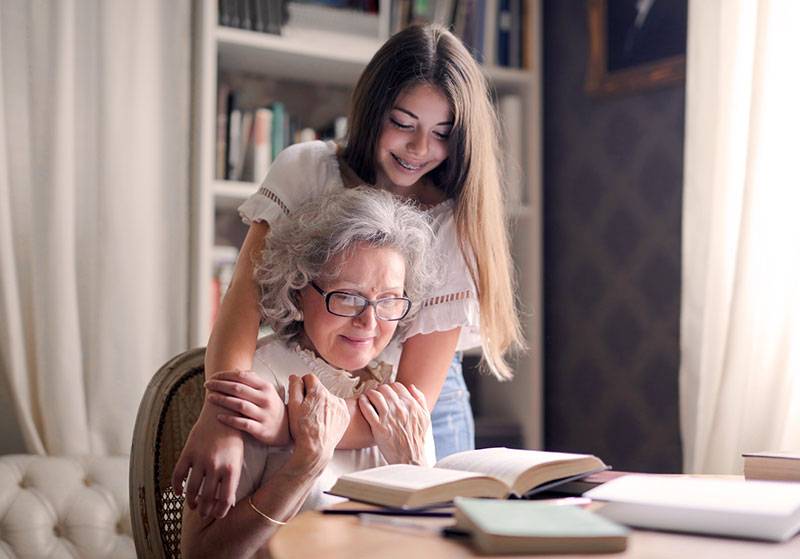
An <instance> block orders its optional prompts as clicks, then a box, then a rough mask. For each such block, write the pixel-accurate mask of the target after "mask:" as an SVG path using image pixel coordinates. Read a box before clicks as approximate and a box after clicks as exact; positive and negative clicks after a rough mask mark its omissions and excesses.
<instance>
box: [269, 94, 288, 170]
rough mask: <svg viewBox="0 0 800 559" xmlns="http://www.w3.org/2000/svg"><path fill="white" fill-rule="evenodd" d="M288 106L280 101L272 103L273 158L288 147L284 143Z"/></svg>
mask: <svg viewBox="0 0 800 559" xmlns="http://www.w3.org/2000/svg"><path fill="white" fill-rule="evenodd" d="M285 121H286V107H285V106H284V105H283V103H281V102H280V101H275V102H274V103H273V104H272V160H273V161H275V158H276V157H277V156H278V154H279V153H280V152H281V151H283V148H284V147H286V146H285V143H284V133H285V132H284V128H285V127H286V124H285Z"/></svg>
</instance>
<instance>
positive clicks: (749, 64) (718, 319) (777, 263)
mask: <svg viewBox="0 0 800 559" xmlns="http://www.w3.org/2000/svg"><path fill="white" fill-rule="evenodd" d="M799 61H800V2H797V1H796V0H760V1H757V0H690V3H689V41H688V55H687V67H688V75H687V83H686V88H687V91H686V143H685V175H684V208H683V287H682V299H683V301H682V309H681V352H682V354H681V373H680V397H681V429H682V436H683V446H684V468H685V470H686V471H687V472H705V473H741V472H742V469H741V458H740V455H741V453H742V452H745V451H758V450H781V449H784V450H800V139H798V138H800V72H798V64H799V63H800V62H799Z"/></svg>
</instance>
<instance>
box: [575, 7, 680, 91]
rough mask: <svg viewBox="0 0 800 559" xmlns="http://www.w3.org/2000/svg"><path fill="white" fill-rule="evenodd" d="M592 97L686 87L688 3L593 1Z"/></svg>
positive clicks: (588, 88) (589, 75)
mask: <svg viewBox="0 0 800 559" xmlns="http://www.w3.org/2000/svg"><path fill="white" fill-rule="evenodd" d="M587 16H588V18H587V19H588V27H589V60H588V65H587V70H586V91H587V92H588V93H589V94H591V95H612V94H616V93H625V92H634V91H641V90H644V89H652V88H656V87H662V86H666V85H672V84H677V83H681V82H683V80H684V79H685V75H686V31H687V29H686V21H687V0H587Z"/></svg>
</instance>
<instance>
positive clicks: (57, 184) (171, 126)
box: [0, 0, 191, 454]
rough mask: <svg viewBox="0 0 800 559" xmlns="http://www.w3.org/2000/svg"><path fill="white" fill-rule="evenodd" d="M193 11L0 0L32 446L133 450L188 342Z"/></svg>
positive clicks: (11, 367) (10, 339)
mask: <svg viewBox="0 0 800 559" xmlns="http://www.w3.org/2000/svg"><path fill="white" fill-rule="evenodd" d="M190 20H191V15H190V2H189V0H180V1H174V0H170V1H169V2H163V1H162V0H137V1H135V2H131V1H128V0H115V1H111V0H109V1H104V0H94V1H92V0H58V1H45V0H0V374H2V375H3V376H4V377H5V379H4V380H5V382H6V384H7V386H8V387H9V390H10V394H11V399H12V401H13V406H14V407H15V412H16V416H17V418H18V420H19V423H20V425H21V428H22V432H23V433H22V434H23V437H24V440H25V444H26V446H27V447H28V451H30V452H35V453H48V454H85V453H93V454H127V453H128V452H129V451H130V441H131V434H132V430H133V422H134V419H135V416H136V410H137V407H138V403H139V399H140V397H141V395H142V393H143V391H144V387H145V386H146V384H147V381H148V380H149V378H150V377H151V376H152V375H153V373H154V372H155V370H156V369H157V368H158V366H160V365H161V364H162V363H163V362H164V361H165V360H166V359H167V358H168V357H169V356H170V355H172V354H175V353H177V352H178V351H180V350H181V349H183V348H185V346H186V341H187V334H186V317H187V308H186V306H187V300H188V297H187V293H186V291H187V273H188V272H187V270H188V258H189V257H188V224H187V221H188V197H189V179H188V174H189V139H190V136H189V111H190V103H189V96H190V52H191V50H190V49H191V47H190V42H191V40H190V23H191V22H190Z"/></svg>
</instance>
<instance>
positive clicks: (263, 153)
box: [249, 107, 272, 182]
mask: <svg viewBox="0 0 800 559" xmlns="http://www.w3.org/2000/svg"><path fill="white" fill-rule="evenodd" d="M271 131H272V111H271V110H270V109H267V108H265V107H262V108H260V109H256V112H255V119H254V122H253V158H252V161H253V165H252V168H251V171H250V173H249V178H250V179H251V180H253V181H255V182H260V181H261V180H263V178H264V177H265V176H266V175H267V170H268V169H269V166H270V164H271V163H272V137H271Z"/></svg>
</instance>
